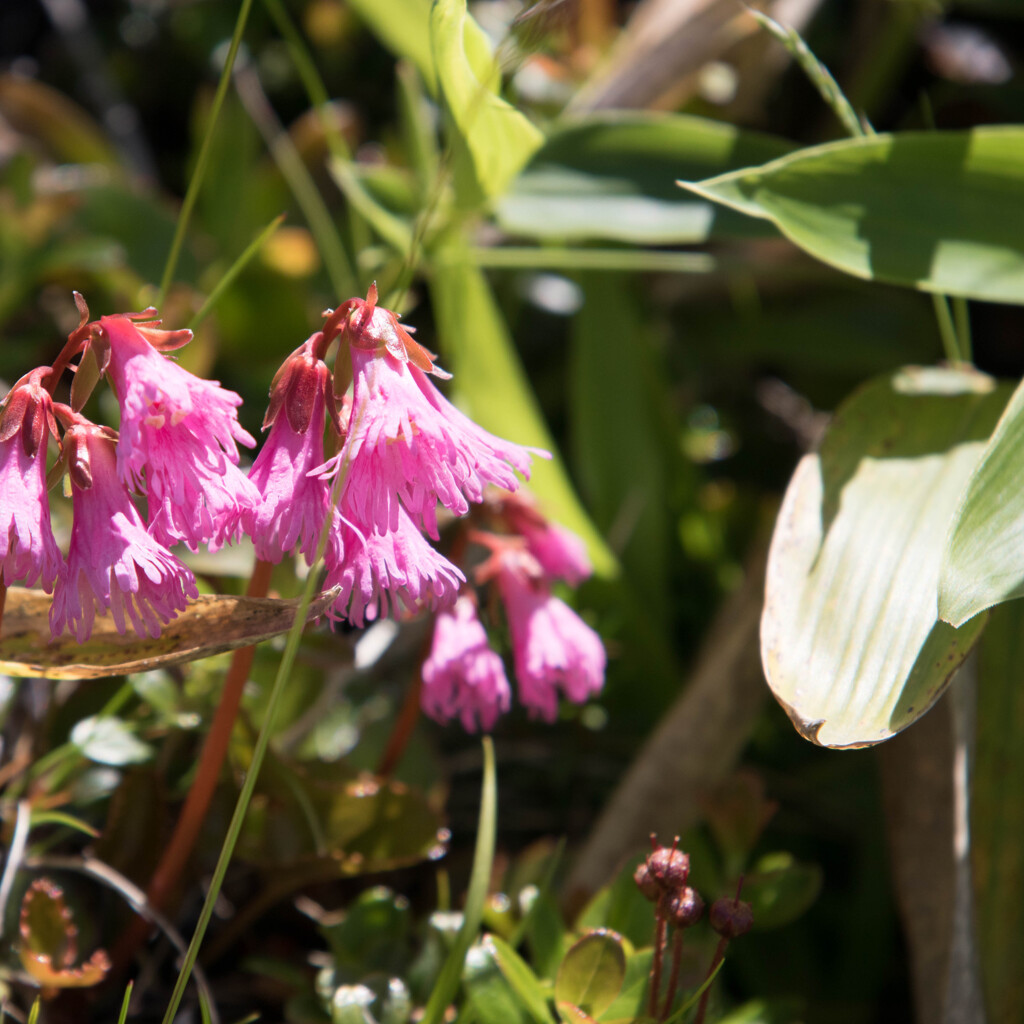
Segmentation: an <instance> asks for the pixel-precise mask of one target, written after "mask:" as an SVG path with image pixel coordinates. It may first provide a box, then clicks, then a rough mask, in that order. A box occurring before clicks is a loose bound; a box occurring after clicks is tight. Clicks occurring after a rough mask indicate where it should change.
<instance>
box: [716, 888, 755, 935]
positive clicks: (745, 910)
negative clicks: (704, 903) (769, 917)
mask: <svg viewBox="0 0 1024 1024" xmlns="http://www.w3.org/2000/svg"><path fill="white" fill-rule="evenodd" d="M709 917H710V920H711V927H712V928H714V930H715V931H716V932H718V934H719V935H721V936H722V937H723V938H726V939H736V938H739V937H740V936H741V935H745V934H746V933H747V932H749V931H750V929H751V926H752V925H753V923H754V911H753V908H752V907H751V906H750V904H749V903H745V902H744V901H743V900H737V899H733V898H732V897H729V896H727V897H725V898H724V899H720V900H715V902H714V903H712V904H711V914H710V915H709Z"/></svg>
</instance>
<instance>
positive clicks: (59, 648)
mask: <svg viewBox="0 0 1024 1024" xmlns="http://www.w3.org/2000/svg"><path fill="white" fill-rule="evenodd" d="M333 599H334V595H333V593H331V592H328V593H325V594H322V595H321V596H320V597H318V598H317V599H316V600H315V601H314V602H313V604H312V605H311V607H310V612H309V617H310V619H313V618H315V617H316V616H317V615H319V614H321V613H322V612H323V610H324V609H325V608H326V607H327V606H328V605H329V604H330V603H331V601H332V600H333ZM51 600H52V599H51V598H50V596H49V595H47V594H45V593H43V591H41V590H23V589H21V588H18V587H15V588H12V589H11V590H9V591H8V593H7V603H6V606H5V608H4V624H3V625H4V628H3V634H2V638H0V672H2V673H4V674H5V675H9V676H18V677H29V676H44V677H46V678H48V679H100V678H102V677H104V676H118V675H125V674H126V673H129V672H146V671H149V670H150V669H153V668H159V667H160V666H166V665H180V664H182V663H184V662H188V661H196V660H198V659H199V658H207V657H209V656H210V655H211V654H219V653H221V652H222V651H230V650H234V648H236V647H246V646H249V645H250V644H255V643H259V642H260V641H261V640H267V639H269V638H270V637H272V636H277V635H278V634H280V633H286V632H287V631H288V630H289V629H290V628H291V624H292V621H293V620H294V618H295V610H296V608H297V607H298V601H294V600H289V601H280V600H274V599H271V598H250V597H222V596H210V595H205V594H204V595H200V596H199V597H198V598H197V599H196V600H195V601H193V602H192V603H191V604H189V606H188V608H186V609H185V611H184V612H182V613H181V614H180V615H179V616H178V617H177V618H176V619H174V620H172V621H171V622H170V623H169V624H168V625H166V626H164V628H163V632H162V633H161V634H160V636H159V637H157V638H156V639H155V640H154V639H151V638H149V637H140V636H137V635H136V634H135V633H126V634H124V635H122V634H120V633H118V632H117V628H116V627H115V625H114V622H113V619H111V618H110V617H109V616H97V618H96V622H95V624H94V626H93V630H92V636H91V637H90V638H89V639H88V640H86V641H85V643H79V642H78V641H77V640H76V639H75V638H74V637H73V636H71V635H70V634H67V633H65V634H63V635H62V636H60V637H58V638H57V639H56V640H51V639H50V625H49V615H50V604H51Z"/></svg>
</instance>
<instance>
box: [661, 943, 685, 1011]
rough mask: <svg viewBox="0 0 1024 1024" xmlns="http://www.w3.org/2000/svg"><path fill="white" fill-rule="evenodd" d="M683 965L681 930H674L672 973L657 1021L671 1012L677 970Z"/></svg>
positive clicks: (677, 984) (676, 982)
mask: <svg viewBox="0 0 1024 1024" xmlns="http://www.w3.org/2000/svg"><path fill="white" fill-rule="evenodd" d="M682 964H683V929H682V928H676V929H675V934H674V935H673V936H672V971H671V973H670V974H669V976H668V992H666V993H665V1002H664V1003H662V1005H661V1016H660V1017H659V1018H658V1020H666V1019H667V1018H668V1015H669V1013H670V1012H671V1010H672V1003H673V1002H674V1001H675V998H676V989H677V988H678V987H679V970H680V968H681V967H682Z"/></svg>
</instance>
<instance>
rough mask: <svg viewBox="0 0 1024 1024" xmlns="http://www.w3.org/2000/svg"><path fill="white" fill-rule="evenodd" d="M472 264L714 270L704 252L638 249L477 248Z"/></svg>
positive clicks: (603, 268) (565, 268) (507, 246)
mask: <svg viewBox="0 0 1024 1024" xmlns="http://www.w3.org/2000/svg"><path fill="white" fill-rule="evenodd" d="M472 254H473V261H474V263H476V264H477V266H481V267H510V268H518V267H524V268H525V267H529V268H536V269H539V268H541V267H544V268H547V269H549V270H627V271H644V270H660V271H667V272H669V273H672V272H675V273H683V274H706V273H709V272H710V271H712V270H714V269H715V267H716V261H715V259H714V257H713V256H709V255H708V254H707V253H703V252H665V251H656V250H651V251H648V250H637V249H582V248H580V249H564V248H561V247H559V248H557V249H556V248H551V249H547V248H543V247H541V246H514V245H501V246H477V247H475V248H474V249H473V250H472Z"/></svg>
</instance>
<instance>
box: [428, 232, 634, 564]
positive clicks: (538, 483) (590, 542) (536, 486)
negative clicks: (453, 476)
mask: <svg viewBox="0 0 1024 1024" xmlns="http://www.w3.org/2000/svg"><path fill="white" fill-rule="evenodd" d="M430 283H431V294H432V297H433V300H434V308H435V311H436V314H437V322H438V334H439V336H440V339H441V344H442V346H443V353H442V354H443V355H444V357H445V358H446V359H447V361H448V363H450V365H448V363H445V364H444V365H445V368H446V369H448V370H451V371H452V372H453V373H454V374H455V380H454V381H453V384H454V386H455V388H456V392H457V395H458V398H459V404H460V405H461V406H462V408H463V410H464V411H465V412H466V413H467V414H468V415H469V416H471V417H472V418H473V419H474V420H476V422H477V423H479V424H480V425H481V426H482V427H484V428H485V429H486V430H489V431H491V432H492V433H494V434H497V435H498V436H499V437H504V438H508V439H509V440H511V441H515V442H517V443H518V444H526V445H532V446H535V447H537V448H542V449H544V450H546V451H549V452H551V453H552V455H553V458H552V459H551V460H550V461H547V460H545V459H539V458H538V459H534V463H533V472H532V474H531V477H530V490H532V491H533V492H534V494H536V495H537V497H538V498H539V499H540V502H541V505H542V507H543V510H544V513H545V514H546V515H547V516H549V517H550V518H551V519H553V520H555V521H556V522H558V523H561V524H562V525H563V526H565V527H568V529H570V530H572V531H573V532H574V533H576V534H578V535H579V536H580V537H582V538H583V540H584V542H585V543H586V545H587V549H588V551H589V554H590V560H591V562H592V563H593V565H594V571H595V572H596V573H598V574H599V575H610V574H612V573H614V572H615V571H616V562H615V557H614V555H612V553H611V552H610V551H609V549H608V547H607V545H606V544H605V541H604V539H603V538H602V537H601V535H600V534H599V533H598V531H597V529H596V528H595V527H594V525H593V523H592V522H591V521H590V518H589V517H588V515H587V513H586V512H585V511H584V509H583V507H582V505H581V504H580V502H579V499H578V498H577V497H576V493H575V491H574V490H573V486H572V483H571V482H570V481H569V477H568V474H567V473H566V470H565V466H564V465H563V463H562V460H561V458H560V457H559V456H558V454H557V452H556V451H555V446H554V443H553V441H552V438H551V434H550V432H549V431H548V428H547V426H546V425H545V423H544V419H543V416H542V415H541V412H540V409H539V408H538V407H537V399H536V398H535V397H534V394H533V389H532V388H531V387H530V384H529V381H528V380H527V379H526V373H525V372H524V370H523V367H522V364H521V363H520V361H519V357H518V354H517V353H516V350H515V346H514V345H513V343H512V339H511V338H510V337H509V333H508V328H507V327H506V325H505V321H504V319H503V317H502V315H501V312H500V311H499V309H498V307H497V304H496V303H495V300H494V296H493V295H492V294H491V289H490V286H489V285H488V283H487V279H486V278H485V277H484V276H483V274H482V273H481V272H480V271H479V269H477V268H476V267H474V266H473V265H472V264H470V263H469V262H468V261H466V260H465V259H464V258H463V254H462V253H461V252H459V251H458V250H455V249H449V250H446V251H445V252H444V253H442V254H441V258H440V259H439V260H438V263H437V265H436V268H435V271H434V274H433V276H432V277H431V282H430Z"/></svg>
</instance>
